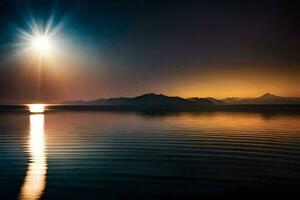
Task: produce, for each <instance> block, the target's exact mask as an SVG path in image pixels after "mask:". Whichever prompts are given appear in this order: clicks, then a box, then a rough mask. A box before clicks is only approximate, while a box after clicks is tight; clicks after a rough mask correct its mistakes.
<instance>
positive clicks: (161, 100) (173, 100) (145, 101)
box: [63, 93, 300, 106]
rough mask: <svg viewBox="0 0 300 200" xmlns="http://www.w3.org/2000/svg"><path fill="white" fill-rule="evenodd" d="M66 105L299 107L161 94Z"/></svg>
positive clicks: (282, 100)
mask: <svg viewBox="0 0 300 200" xmlns="http://www.w3.org/2000/svg"><path fill="white" fill-rule="evenodd" d="M63 104H68V105H107V106H200V105H201V106H204V105H205V106H207V105H300V97H281V96H276V95H273V94H270V93H265V94H264V95H262V96H260V97H256V98H238V97H228V98H224V99H216V98H213V97H205V98H199V97H193V98H182V97H177V96H176V97H173V96H166V95H163V94H154V93H149V94H144V95H141V96H137V97H132V98H130V97H120V98H108V99H97V100H92V101H67V102H63Z"/></svg>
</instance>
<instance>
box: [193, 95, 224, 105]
mask: <svg viewBox="0 0 300 200" xmlns="http://www.w3.org/2000/svg"><path fill="white" fill-rule="evenodd" d="M187 100H189V101H192V102H195V103H199V104H206V105H212V104H216V103H219V102H222V101H220V100H217V99H214V98H211V99H209V98H199V97H192V98H188V99H187Z"/></svg>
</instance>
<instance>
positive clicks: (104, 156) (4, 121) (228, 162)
mask: <svg viewBox="0 0 300 200" xmlns="http://www.w3.org/2000/svg"><path fill="white" fill-rule="evenodd" d="M299 190H300V115H299V114H297V113H296V114H294V113H276V114H274V113H261V112H225V111H224V112H223V111H213V112H209V111H208V112H205V111H203V112H170V113H166V112H165V113H147V112H117V111H114V112H112V111H94V112H93V111H80V112H79V111H70V110H68V111H64V110H60V111H49V112H46V113H44V114H29V113H27V112H25V111H21V112H20V111H18V112H15V111H12V112H9V111H5V112H1V113H0V195H1V196H0V198H1V199H5V200H7V199H22V200H23V199H51V200H52V199H191V198H195V199H196V198H197V199H200V198H204V197H219V196H221V197H222V196H229V195H230V196H234V197H238V196H239V195H244V197H252V196H258V195H259V196H261V195H265V196H270V195H274V196H275V195H286V194H290V193H299Z"/></svg>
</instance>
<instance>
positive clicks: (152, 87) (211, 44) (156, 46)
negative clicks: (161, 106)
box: [0, 0, 300, 103]
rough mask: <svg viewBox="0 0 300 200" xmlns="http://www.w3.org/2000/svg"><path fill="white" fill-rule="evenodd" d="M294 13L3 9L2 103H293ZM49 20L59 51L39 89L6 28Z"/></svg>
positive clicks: (271, 6) (67, 4)
mask: <svg viewBox="0 0 300 200" xmlns="http://www.w3.org/2000/svg"><path fill="white" fill-rule="evenodd" d="M299 13H300V12H299V3H297V1H276V0H272V1H264V0H261V1H255V0H252V1H230V0H228V1H221V0H219V1H216V0H198V1H192V0H189V1H183V0H182V1H174V0H173V1H145V0H144V1H142V0H140V1H100V0H99V1H91V0H72V1H71V0H70V1H69V0H64V1H62V0H61V1H45V0H39V1H24V0H23V1H22V0H9V1H8V0H7V1H6V0H1V1H0V28H1V38H0V44H1V45H0V102H2V103H3V102H29V101H32V100H35V99H36V98H40V99H42V100H43V101H46V102H55V101H61V100H68V99H93V98H100V97H116V96H135V95H140V94H143V93H147V92H156V93H164V94H167V95H179V96H183V97H191V96H214V97H218V98H222V97H225V96H250V97H251V96H258V95H261V94H262V93H265V92H271V93H275V94H277V95H285V96H300V89H299V83H300V82H299V80H300V66H299V64H300V60H299V59H300V40H299V35H300V26H299V25H300V24H299V20H300V17H299V15H300V14H299ZM51 15H53V16H55V22H57V23H59V22H63V23H62V24H63V27H62V29H61V30H60V31H59V33H58V37H60V41H61V42H60V46H62V47H63V48H62V47H57V49H58V50H57V54H58V57H57V58H55V59H54V60H55V61H56V62H55V64H51V63H44V64H43V66H42V76H41V80H40V83H39V84H38V83H37V82H38V81H37V73H36V71H37V70H36V68H37V67H36V65H35V64H34V62H29V61H28V57H29V55H27V58H25V57H24V56H16V55H15V54H16V52H18V49H17V48H18V47H16V45H15V43H17V40H16V33H15V30H14V27H17V26H18V27H21V28H22V27H25V28H26V22H27V21H28V19H29V16H33V17H34V18H35V19H36V20H37V21H38V22H41V23H42V22H43V21H45V20H46V19H47V18H49V16H51ZM61 49H64V52H62V53H58V52H61V51H62V50H61ZM59 50H61V51H59ZM32 56H33V55H31V57H32ZM37 85H40V89H39V90H40V91H39V97H37V87H38V86H37Z"/></svg>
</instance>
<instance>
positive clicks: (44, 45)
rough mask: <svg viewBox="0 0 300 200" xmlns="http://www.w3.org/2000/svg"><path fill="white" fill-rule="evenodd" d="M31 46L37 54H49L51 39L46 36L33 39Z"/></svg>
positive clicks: (51, 46) (51, 45)
mask: <svg viewBox="0 0 300 200" xmlns="http://www.w3.org/2000/svg"><path fill="white" fill-rule="evenodd" d="M31 45H32V47H33V49H34V50H35V51H36V52H37V53H38V54H47V53H49V52H51V50H52V48H53V44H52V41H51V38H50V37H49V36H47V35H46V34H45V35H37V36H35V37H33V38H32V41H31Z"/></svg>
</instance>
